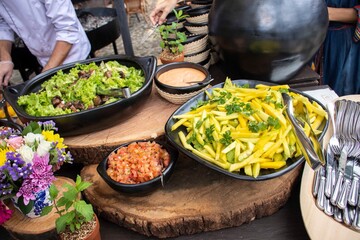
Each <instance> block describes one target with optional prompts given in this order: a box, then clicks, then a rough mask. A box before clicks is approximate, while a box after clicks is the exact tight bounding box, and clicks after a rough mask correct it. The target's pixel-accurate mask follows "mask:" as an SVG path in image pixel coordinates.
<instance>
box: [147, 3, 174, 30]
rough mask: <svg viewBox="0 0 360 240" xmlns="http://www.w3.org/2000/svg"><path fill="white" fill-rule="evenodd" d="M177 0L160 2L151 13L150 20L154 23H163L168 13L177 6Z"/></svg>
mask: <svg viewBox="0 0 360 240" xmlns="http://www.w3.org/2000/svg"><path fill="white" fill-rule="evenodd" d="M176 3H177V0H164V1H162V2H159V3H158V4H157V5H156V7H155V8H154V10H153V11H152V12H151V13H150V20H151V22H152V24H153V25H156V24H159V25H161V24H163V23H164V22H165V21H166V17H167V15H168V14H169V13H170V12H171V11H172V10H173V9H174V8H175V6H176Z"/></svg>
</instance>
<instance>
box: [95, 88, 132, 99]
mask: <svg viewBox="0 0 360 240" xmlns="http://www.w3.org/2000/svg"><path fill="white" fill-rule="evenodd" d="M96 94H99V95H104V96H111V97H123V98H129V97H130V96H131V92H130V88H128V87H123V88H110V89H101V88H97V89H96Z"/></svg>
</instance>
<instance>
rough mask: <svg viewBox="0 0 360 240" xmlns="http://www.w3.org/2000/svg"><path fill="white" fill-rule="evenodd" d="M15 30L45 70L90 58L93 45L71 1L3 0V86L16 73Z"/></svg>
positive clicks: (0, 41) (0, 48)
mask: <svg viewBox="0 0 360 240" xmlns="http://www.w3.org/2000/svg"><path fill="white" fill-rule="evenodd" d="M14 32H15V33H16V34H17V35H18V36H19V37H20V38H21V39H22V40H23V41H24V43H25V44H26V46H27V47H28V49H29V50H30V52H31V53H32V54H33V55H34V56H35V57H36V58H37V59H38V61H39V63H40V65H41V66H43V69H42V71H43V72H44V71H46V70H49V69H51V68H54V67H57V66H59V65H62V64H65V63H70V62H74V61H78V60H83V59H86V58H87V57H88V56H89V53H90V50H91V45H90V42H89V39H88V38H87V36H86V33H85V31H84V29H83V27H82V26H81V23H80V22H79V20H78V18H77V16H76V13H75V9H74V7H73V5H72V2H71V0H0V87H1V86H7V85H8V84H9V80H10V78H11V75H12V72H13V66H14V64H13V63H12V59H11V48H12V44H13V42H14Z"/></svg>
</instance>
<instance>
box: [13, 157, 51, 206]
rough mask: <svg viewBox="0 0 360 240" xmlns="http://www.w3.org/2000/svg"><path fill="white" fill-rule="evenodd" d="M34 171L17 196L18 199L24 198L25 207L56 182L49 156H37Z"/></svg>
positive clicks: (34, 161)
mask: <svg viewBox="0 0 360 240" xmlns="http://www.w3.org/2000/svg"><path fill="white" fill-rule="evenodd" d="M32 170H33V171H32V173H31V174H30V175H29V177H28V178H26V179H25V180H24V182H23V184H22V185H21V187H20V189H19V191H18V193H17V194H16V196H17V197H20V196H23V198H24V204H25V205H27V204H28V203H29V201H30V200H35V195H36V193H37V192H39V191H41V190H45V189H46V188H48V187H49V186H50V185H51V183H52V182H53V181H54V180H55V177H54V174H53V172H52V166H51V165H49V154H46V155H45V156H43V157H40V156H38V155H37V154H35V155H34V160H33V166H32Z"/></svg>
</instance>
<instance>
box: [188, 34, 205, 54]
mask: <svg viewBox="0 0 360 240" xmlns="http://www.w3.org/2000/svg"><path fill="white" fill-rule="evenodd" d="M208 38H209V35H205V36H204V37H203V38H201V39H199V40H197V41H194V42H191V43H188V44H184V53H185V55H190V54H193V53H198V52H201V51H204V50H205V48H206V46H207V44H208Z"/></svg>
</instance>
